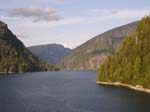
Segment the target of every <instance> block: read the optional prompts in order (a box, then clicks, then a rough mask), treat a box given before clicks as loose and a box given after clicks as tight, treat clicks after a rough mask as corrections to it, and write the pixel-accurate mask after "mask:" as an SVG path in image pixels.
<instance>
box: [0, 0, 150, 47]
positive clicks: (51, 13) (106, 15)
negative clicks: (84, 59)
mask: <svg viewBox="0 0 150 112" xmlns="http://www.w3.org/2000/svg"><path fill="white" fill-rule="evenodd" d="M149 14H150V0H0V20H1V21H3V22H5V23H7V25H8V27H9V29H11V30H12V32H13V33H14V34H15V35H16V36H17V37H18V38H19V39H20V40H21V41H23V43H24V44H25V46H33V45H41V44H51V43H57V44H62V45H64V46H65V47H69V48H75V47H77V46H79V45H80V44H82V43H84V42H86V41H87V40H89V39H91V38H93V37H95V36H97V35H99V34H101V33H103V32H105V31H107V30H110V29H112V28H115V27H117V26H121V25H124V24H127V23H130V22H134V21H137V20H140V19H141V18H142V17H144V16H147V15H149Z"/></svg>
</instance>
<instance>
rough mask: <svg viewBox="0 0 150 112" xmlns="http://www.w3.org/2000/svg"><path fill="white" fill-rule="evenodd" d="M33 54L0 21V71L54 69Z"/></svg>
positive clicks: (14, 71) (15, 71) (16, 71)
mask: <svg viewBox="0 0 150 112" xmlns="http://www.w3.org/2000/svg"><path fill="white" fill-rule="evenodd" d="M54 69H55V67H54V66H52V65H48V64H46V63H45V62H44V61H41V60H39V59H38V58H37V57H36V56H34V55H33V54H32V53H31V52H30V51H29V50H28V49H26V47H25V46H24V44H23V43H22V42H21V41H20V40H19V39H17V37H16V36H15V35H14V34H13V33H12V32H11V31H10V30H9V29H8V27H7V24H5V23H3V22H1V21H0V73H22V72H34V71H42V70H54Z"/></svg>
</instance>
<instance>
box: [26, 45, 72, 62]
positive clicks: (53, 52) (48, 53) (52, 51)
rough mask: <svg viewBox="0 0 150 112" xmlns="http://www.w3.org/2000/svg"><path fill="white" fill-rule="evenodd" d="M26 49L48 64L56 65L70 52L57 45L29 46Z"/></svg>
mask: <svg viewBox="0 0 150 112" xmlns="http://www.w3.org/2000/svg"><path fill="white" fill-rule="evenodd" d="M28 49H29V50H30V51H31V52H32V53H33V54H35V55H36V56H38V57H39V58H41V59H43V60H44V61H46V62H47V63H49V64H58V63H59V62H60V61H61V60H62V59H63V58H64V57H65V56H67V55H69V53H70V51H71V50H70V49H69V48H65V47H64V46H62V45H59V44H47V45H38V46H31V47H28Z"/></svg>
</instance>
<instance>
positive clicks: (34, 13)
mask: <svg viewBox="0 0 150 112" xmlns="http://www.w3.org/2000/svg"><path fill="white" fill-rule="evenodd" d="M7 15H8V16H9V17H21V18H33V22H39V21H47V22H49V21H58V20H60V19H61V18H60V16H58V15H57V11H56V10H55V9H53V8H40V7H30V8H14V9H11V10H8V11H7Z"/></svg>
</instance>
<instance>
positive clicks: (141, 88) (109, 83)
mask: <svg viewBox="0 0 150 112" xmlns="http://www.w3.org/2000/svg"><path fill="white" fill-rule="evenodd" d="M96 84H101V85H110V86H122V87H126V88H129V89H133V90H136V91H140V92H145V93H149V94H150V89H148V88H144V87H143V86H141V85H136V86H133V85H130V84H125V83H121V82H102V81H97V82H96Z"/></svg>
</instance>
